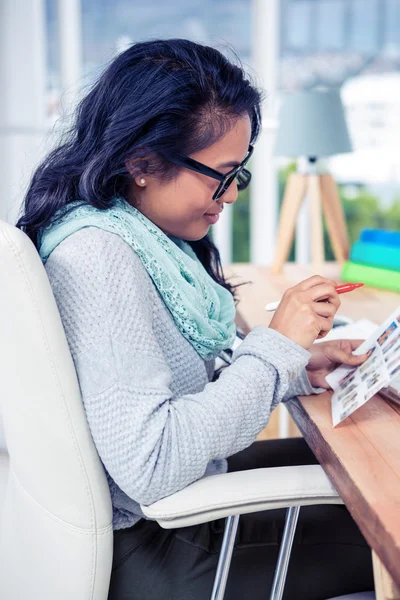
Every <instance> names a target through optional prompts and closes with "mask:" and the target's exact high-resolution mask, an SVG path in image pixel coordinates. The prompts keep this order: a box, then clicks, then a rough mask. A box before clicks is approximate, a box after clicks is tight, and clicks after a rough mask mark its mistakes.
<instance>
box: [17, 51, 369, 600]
mask: <svg viewBox="0 0 400 600" xmlns="http://www.w3.org/2000/svg"><path fill="white" fill-rule="evenodd" d="M259 128H260V96H259V93H258V92H257V90H256V89H254V87H252V86H251V84H250V83H249V81H247V79H246V77H245V75H244V73H243V71H242V70H241V69H240V68H239V67H238V66H235V65H232V64H230V63H229V62H228V61H227V60H226V59H225V58H224V57H223V56H222V55H221V54H220V53H219V52H217V51H216V50H214V49H212V48H208V47H205V46H201V45H198V44H195V43H192V42H189V41H187V40H166V41H153V42H147V43H139V44H135V45H133V46H131V47H130V48H129V49H128V50H126V51H125V52H124V53H122V54H121V55H119V56H118V57H117V58H116V59H115V60H114V61H113V62H112V63H111V64H110V65H109V67H108V68H107V70H106V71H105V73H104V74H103V75H102V76H101V77H100V79H99V81H98V82H97V83H96V85H95V86H94V87H93V89H92V91H91V92H90V93H89V94H88V95H87V96H86V97H85V98H84V99H83V101H82V102H81V104H80V106H79V108H78V112H77V118H76V124H75V127H74V128H73V130H72V132H71V137H70V140H69V141H68V142H67V143H66V144H64V145H63V146H61V147H59V148H58V149H56V150H55V151H54V152H53V153H52V154H51V155H50V156H49V157H48V158H47V159H46V160H45V161H44V163H43V164H42V165H41V166H40V167H39V168H38V170H37V171H36V173H35V175H34V177H33V179H32V182H31V185H30V188H29V190H28V193H27V196H26V200H25V208H24V214H23V216H22V217H21V218H20V220H19V223H18V226H19V227H20V228H21V229H22V230H24V231H25V232H26V233H27V234H28V235H29V237H30V238H31V239H32V240H33V242H34V243H35V244H36V246H37V248H38V250H39V252H40V255H41V257H42V259H43V261H44V262H45V265H46V270H47V273H48V276H49V279H50V282H51V285H52V288H53V291H54V295H55V298H56V301H57V303H58V307H59V310H60V314H61V317H62V320H63V324H64V327H65V331H66V335H67V338H68V342H69V346H70V349H71V353H72V356H73V359H74V363H75V366H76V370H77V374H78V377H79V383H80V387H81V391H82V397H83V402H84V406H85V410H86V414H87V419H88V422H89V426H90V430H91V433H92V436H93V440H94V443H95V445H96V447H97V450H98V453H99V456H100V458H101V460H102V462H103V464H104V468H105V471H106V474H107V478H108V482H109V487H110V492H111V498H112V504H113V524H114V530H115V534H114V540H115V541H114V560H113V571H112V577H111V585H110V595H109V598H110V599H112V600H114V599H115V600H122V599H124V600H128V599H129V600H133V599H140V600H147V599H149V600H150V599H156V598H173V599H174V600H180V599H183V598H185V599H188V598H193V599H200V598H201V599H203V598H207V597H209V595H210V593H211V589H212V582H213V578H214V575H215V568H216V564H217V559H218V552H219V549H220V545H221V539H222V527H223V523H222V522H220V521H216V522H213V523H208V524H204V525H199V526H195V527H188V528H181V529H178V530H173V531H165V530H162V529H161V528H160V527H159V526H158V524H157V523H155V522H152V521H149V520H146V519H145V518H143V514H142V512H141V509H140V504H143V505H148V504H151V503H153V502H155V501H156V500H159V499H160V498H163V497H165V496H168V495H170V494H173V493H174V492H176V491H178V490H180V489H182V488H184V487H185V486H187V485H189V484H190V483H192V482H193V481H195V480H197V479H199V478H201V477H204V476H205V475H212V474H215V473H223V472H225V471H226V470H227V469H230V470H237V469H249V468H257V467H264V466H270V465H289V464H304V463H313V462H316V460H315V457H314V456H313V454H312V453H311V452H310V450H309V449H308V448H307V447H306V445H305V443H304V441H303V440H282V441H277V442H270V443H267V442H266V443H257V444H253V442H254V441H255V439H256V436H257V434H258V433H259V432H260V431H261V430H262V429H263V428H264V427H265V425H266V424H267V422H268V418H269V415H270V413H271V411H272V410H273V409H274V408H275V407H276V406H277V404H278V403H279V402H281V401H285V400H288V399H290V398H291V397H293V396H294V395H295V394H310V393H313V391H314V392H318V391H321V390H320V388H327V387H328V386H327V384H326V382H325V375H326V374H327V372H328V371H329V370H331V369H332V368H334V366H335V365H336V364H337V363H339V362H346V363H348V364H352V365H357V364H360V363H361V362H362V361H363V360H364V359H365V357H355V356H352V354H351V353H352V350H353V349H354V348H356V347H357V345H358V343H357V342H330V343H325V344H321V345H317V346H315V347H312V344H313V342H314V340H315V339H316V338H318V337H323V336H324V335H326V333H327V332H328V331H329V330H330V329H331V327H332V319H333V316H334V314H335V313H336V311H337V309H338V306H339V298H338V295H337V293H336V291H335V289H334V282H333V281H330V280H327V279H324V278H322V277H319V276H315V277H311V278H310V279H307V280H306V281H303V282H301V283H300V284H298V285H296V286H294V287H293V288H291V289H290V290H288V291H287V292H286V293H285V294H284V297H283V300H282V302H281V304H280V306H279V308H278V310H277V311H276V313H275V315H274V317H273V319H272V321H271V325H270V327H269V328H266V327H263V326H260V327H256V328H255V329H254V330H253V331H252V332H251V333H249V335H247V337H246V338H245V339H244V341H243V342H242V343H241V345H240V347H239V348H237V349H236V350H235V352H234V353H233V359H232V364H231V365H230V366H228V367H227V368H225V369H224V370H223V371H222V373H221V375H220V377H219V378H216V377H215V376H214V359H215V357H216V356H217V354H218V352H220V351H221V350H224V349H227V348H229V347H230V346H231V344H232V343H233V341H234V338H235V333H236V328H235V324H234V317H235V303H234V300H233V292H234V290H233V288H232V286H231V285H230V284H229V283H227V282H226V281H225V279H224V276H223V273H222V269H221V264H220V260H219V255H218V251H217V249H216V247H215V246H214V244H213V242H212V240H211V238H210V237H209V230H210V226H211V224H213V223H215V222H216V221H217V220H218V217H219V214H220V213H221V211H222V210H223V208H224V205H225V204H232V203H233V202H235V200H236V198H237V190H238V188H239V189H241V188H243V187H245V186H246V185H247V184H248V182H249V179H250V174H249V172H248V171H247V170H246V165H247V162H248V160H249V158H250V156H251V153H252V151H253V144H254V142H255V140H256V138H257V135H258V132H259ZM319 299H324V300H325V301H324V302H316V300H319ZM313 386H314V387H313ZM226 459H228V460H226ZM282 526H283V513H282V511H272V512H267V513H260V514H256V515H248V516H246V517H243V518H242V521H241V526H240V531H239V534H238V538H237V543H236V549H235V552H234V557H233V562H232V568H231V572H230V576H229V581H228V586H227V591H226V598H227V600H234V599H236V598H244V597H246V594H248V590H249V586H251V590H252V598H254V599H257V598H264V597H265V596H266V594H267V595H268V592H267V590H268V589H269V588H270V586H271V581H272V577H273V571H274V567H275V563H276V557H277V552H278V547H279V542H280V535H281V530H282ZM298 528H299V529H298V533H297V537H296V542H295V546H294V550H293V554H292V559H291V564H290V569H289V575H288V583H287V586H286V591H285V598H287V599H289V598H296V599H297V600H298V599H299V598H302V599H303V598H304V599H307V600H313V599H315V600H320V599H321V598H326V597H329V596H334V595H336V594H339V593H345V592H351V591H358V590H364V589H369V588H371V587H372V575H371V563H370V551H369V548H368V547H367V545H366V543H365V541H364V540H363V538H362V536H361V534H360V532H359V531H358V529H357V527H356V526H355V524H354V523H353V521H352V520H351V518H350V517H349V515H348V513H347V511H346V509H345V508H344V507H341V506H337V507H326V506H325V507H313V508H310V509H304V510H303V511H302V515H301V517H300V522H299V525H298Z"/></svg>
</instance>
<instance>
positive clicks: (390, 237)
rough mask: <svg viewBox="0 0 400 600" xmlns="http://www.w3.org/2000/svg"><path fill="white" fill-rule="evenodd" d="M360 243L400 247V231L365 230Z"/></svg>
mask: <svg viewBox="0 0 400 600" xmlns="http://www.w3.org/2000/svg"><path fill="white" fill-rule="evenodd" d="M360 242H368V243H372V244H381V245H383V246H400V231H389V230H387V229H364V230H363V231H362V232H361V235H360Z"/></svg>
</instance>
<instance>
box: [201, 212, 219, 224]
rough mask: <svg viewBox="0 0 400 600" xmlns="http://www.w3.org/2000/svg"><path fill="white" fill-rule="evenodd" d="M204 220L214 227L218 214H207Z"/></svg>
mask: <svg viewBox="0 0 400 600" xmlns="http://www.w3.org/2000/svg"><path fill="white" fill-rule="evenodd" d="M204 218H205V220H206V221H207V223H210V224H211V225H215V223H216V222H217V221H218V219H219V213H213V214H209V215H207V214H205V215H204Z"/></svg>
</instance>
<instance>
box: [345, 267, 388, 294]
mask: <svg viewBox="0 0 400 600" xmlns="http://www.w3.org/2000/svg"><path fill="white" fill-rule="evenodd" d="M341 278H342V280H343V281H351V282H352V283H365V285H368V286H370V287H376V288H383V289H385V290H392V291H394V292H400V271H393V270H392V269H382V268H381V267H371V266H369V265H360V264H358V263H353V262H351V261H347V262H345V263H344V265H343V267H342V272H341Z"/></svg>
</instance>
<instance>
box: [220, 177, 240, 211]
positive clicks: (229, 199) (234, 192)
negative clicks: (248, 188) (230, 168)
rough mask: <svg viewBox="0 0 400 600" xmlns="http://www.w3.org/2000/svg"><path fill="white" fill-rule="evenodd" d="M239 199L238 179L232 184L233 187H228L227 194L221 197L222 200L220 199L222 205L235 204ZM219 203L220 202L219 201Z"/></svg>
mask: <svg viewBox="0 0 400 600" xmlns="http://www.w3.org/2000/svg"><path fill="white" fill-rule="evenodd" d="M237 197H238V188H237V183H236V179H235V181H233V182H232V183H231V185H230V186H229V187H228V189H227V190H226V192H225V194H223V195H222V196H221V198H220V201H221V205H222V204H233V203H234V202H236V200H237ZM217 202H219V200H218V201H217Z"/></svg>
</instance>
